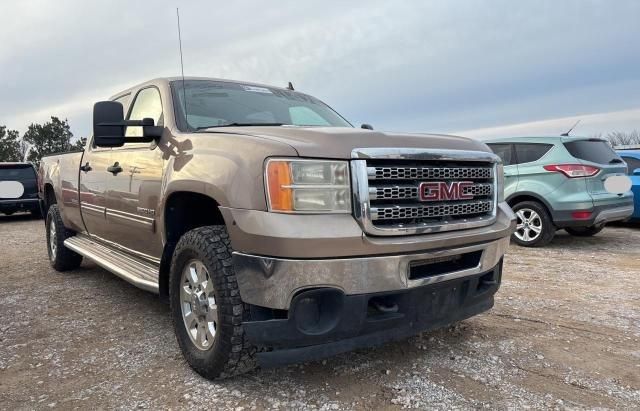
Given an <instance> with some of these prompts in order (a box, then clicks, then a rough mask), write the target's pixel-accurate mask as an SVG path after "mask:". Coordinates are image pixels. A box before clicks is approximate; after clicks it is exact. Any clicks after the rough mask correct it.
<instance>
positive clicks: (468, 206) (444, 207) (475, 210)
mask: <svg viewBox="0 0 640 411" xmlns="http://www.w3.org/2000/svg"><path fill="white" fill-rule="evenodd" d="M492 207H493V202H492V201H490V200H487V201H474V202H469V203H443V204H434V205H407V206H402V205H397V206H390V207H371V219H372V220H374V221H378V220H404V219H411V218H434V217H443V216H449V217H452V216H460V215H468V214H481V213H488V212H489V211H491V209H492Z"/></svg>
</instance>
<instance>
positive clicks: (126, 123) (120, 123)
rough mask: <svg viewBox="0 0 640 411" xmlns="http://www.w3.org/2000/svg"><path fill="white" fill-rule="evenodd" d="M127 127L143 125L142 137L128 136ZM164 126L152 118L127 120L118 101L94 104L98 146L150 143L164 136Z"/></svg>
mask: <svg viewBox="0 0 640 411" xmlns="http://www.w3.org/2000/svg"><path fill="white" fill-rule="evenodd" d="M127 127H142V137H126V136H125V130H126V129H127ZM163 130H164V127H161V126H156V125H155V124H154V121H153V119H152V118H143V119H142V120H125V119H124V109H123V107H122V104H121V103H118V102H117V101H100V102H97V103H96V104H94V105H93V143H94V144H95V145H96V146H98V147H122V146H123V145H124V144H125V143H150V142H152V141H154V140H159V139H160V137H162V132H163Z"/></svg>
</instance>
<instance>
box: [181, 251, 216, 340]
mask: <svg viewBox="0 0 640 411" xmlns="http://www.w3.org/2000/svg"><path fill="white" fill-rule="evenodd" d="M180 306H181V307H182V320H183V321H184V326H185V328H186V329H187V334H189V338H191V341H192V342H193V343H194V344H195V345H196V347H198V348H199V349H200V350H208V349H210V348H211V347H213V342H214V341H215V337H216V330H217V328H218V306H217V305H216V299H215V296H214V293H213V280H212V279H211V277H210V276H209V271H207V267H205V266H204V264H203V263H202V262H201V261H199V260H190V261H189V262H187V264H185V267H184V269H183V270H182V278H181V279H180Z"/></svg>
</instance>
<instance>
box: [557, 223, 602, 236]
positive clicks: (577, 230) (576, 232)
mask: <svg viewBox="0 0 640 411" xmlns="http://www.w3.org/2000/svg"><path fill="white" fill-rule="evenodd" d="M603 228H604V224H603V225H600V226H595V225H592V226H590V227H567V228H565V231H566V232H567V233H569V234H571V235H573V236H576V237H591V236H592V235H596V234H598V233H599V232H600V231H602V229H603Z"/></svg>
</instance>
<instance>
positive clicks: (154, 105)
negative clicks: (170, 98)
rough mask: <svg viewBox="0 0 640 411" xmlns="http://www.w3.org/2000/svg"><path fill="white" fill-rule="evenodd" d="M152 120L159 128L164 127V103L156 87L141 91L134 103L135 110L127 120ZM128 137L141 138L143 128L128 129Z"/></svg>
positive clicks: (133, 109)
mask: <svg viewBox="0 0 640 411" xmlns="http://www.w3.org/2000/svg"><path fill="white" fill-rule="evenodd" d="M143 118H152V119H153V121H154V122H155V124H156V125H157V126H161V125H162V101H161V100H160V92H159V91H158V89H157V88H155V87H149V88H145V89H142V90H140V92H139V93H138V95H137V96H136V99H135V101H134V102H133V108H132V109H131V112H130V113H129V117H128V118H127V120H142V119H143ZM125 135H126V136H127V137H141V136H142V127H127V131H126V133H125Z"/></svg>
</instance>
